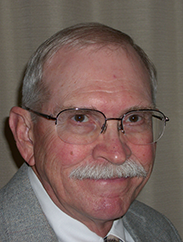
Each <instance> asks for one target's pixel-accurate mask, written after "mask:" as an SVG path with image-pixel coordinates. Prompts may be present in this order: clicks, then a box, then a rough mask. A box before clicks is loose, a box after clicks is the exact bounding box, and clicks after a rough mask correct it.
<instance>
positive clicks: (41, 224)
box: [0, 164, 182, 242]
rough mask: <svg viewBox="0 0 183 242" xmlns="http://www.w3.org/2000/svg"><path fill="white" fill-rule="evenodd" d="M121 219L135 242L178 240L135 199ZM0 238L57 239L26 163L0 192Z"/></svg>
mask: <svg viewBox="0 0 183 242" xmlns="http://www.w3.org/2000/svg"><path fill="white" fill-rule="evenodd" d="M123 221H124V226H125V228H126V229H127V230H128V231H129V233H130V234H131V236H132V237H133V238H134V240H135V242H151V241H153V242H158V241H160V242H170V241H171V242H178V241H182V240H181V238H180V237H179V235H178V233H177V231H176V229H175V228H174V226H173V225H172V224H171V222H170V221H169V220H168V219H167V218H166V217H164V216H163V215H162V214H160V213H158V212H157V211H155V210H154V209H152V208H150V207H148V206H146V205H145V204H143V203H140V202H138V201H134V202H133V204H132V205H131V207H130V208H129V210H128V212H127V213H126V214H125V216H124V217H123ZM0 241H1V242H8V241H10V242H15V241H17V242H56V241H58V240H57V237H56V235H55V233H54V231H53V229H52V228H51V227H50V225H49V223H48V222H47V219H46V217H45V215H44V213H43V212H42V209H41V207H40V205H39V202H38V200H37V198H36V196H35V194H34V192H33V190H32V188H31V185H30V182H29V178H28V172H27V165H26V164H24V165H23V166H22V167H21V168H20V169H19V170H18V172H17V173H16V174H15V176H14V177H13V178H12V179H11V180H10V182H9V183H8V184H7V185H6V186H5V187H4V188H2V189H1V191H0Z"/></svg>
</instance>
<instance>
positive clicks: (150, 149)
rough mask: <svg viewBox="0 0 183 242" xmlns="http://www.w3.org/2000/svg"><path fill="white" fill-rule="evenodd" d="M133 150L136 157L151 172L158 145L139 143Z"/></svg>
mask: <svg viewBox="0 0 183 242" xmlns="http://www.w3.org/2000/svg"><path fill="white" fill-rule="evenodd" d="M133 150H134V152H133V155H134V157H135V159H136V160H137V161H138V162H139V163H140V164H141V165H142V166H143V167H144V168H145V170H146V171H147V172H151V170H152V166H153V164H154V159H155V151H156V145H155V144H152V145H143V146H140V145H139V146H136V147H134V149H133Z"/></svg>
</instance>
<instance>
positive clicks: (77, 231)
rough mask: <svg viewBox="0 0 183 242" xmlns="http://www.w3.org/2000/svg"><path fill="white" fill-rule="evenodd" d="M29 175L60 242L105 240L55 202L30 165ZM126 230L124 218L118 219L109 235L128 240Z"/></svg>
mask: <svg viewBox="0 0 183 242" xmlns="http://www.w3.org/2000/svg"><path fill="white" fill-rule="evenodd" d="M28 176H29V180H30V183H31V186H32V189H33V191H34V193H35V195H36V197H37V199H38V201H39V203H40V205H41V208H42V210H43V212H44V214H45V216H46V217H47V220H48V222H49V224H50V226H51V227H52V229H53V230H54V232H55V234H56V236H57V237H58V240H59V241H60V242H62V241H64V242H67V241H75V242H103V238H102V237H100V236H98V235H97V234H95V233H94V232H92V231H91V230H89V229H88V227H86V226H85V225H84V224H83V223H81V222H79V221H78V220H76V219H73V218H72V217H70V216H68V215H67V214H66V213H64V212H63V211H62V210H60V209H59V208H58V207H57V206H56V205H55V204H54V203H53V201H52V200H51V198H50V197H49V195H48V194H47V192H46V190H45V189H44V187H43V186H42V184H41V182H40V181H39V179H38V177H37V176H36V174H35V173H34V171H33V170H32V169H31V168H30V167H29V169H28ZM81 231H82V233H81ZM126 232H127V231H126V230H125V228H124V226H123V221H122V219H118V220H115V221H114V223H113V226H112V228H111V230H110V231H109V233H108V235H109V234H112V235H114V236H117V237H118V238H119V239H121V240H122V241H126V240H125V234H126Z"/></svg>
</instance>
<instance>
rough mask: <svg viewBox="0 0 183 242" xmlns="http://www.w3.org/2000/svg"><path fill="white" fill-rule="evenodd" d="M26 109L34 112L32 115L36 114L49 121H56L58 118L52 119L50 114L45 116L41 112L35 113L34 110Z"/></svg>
mask: <svg viewBox="0 0 183 242" xmlns="http://www.w3.org/2000/svg"><path fill="white" fill-rule="evenodd" d="M25 109H26V110H27V111H30V112H32V113H35V114H37V115H39V116H41V117H43V118H46V119H49V120H56V118H54V117H52V116H50V115H48V114H44V113H40V112H37V111H34V110H32V109H30V108H28V107H25Z"/></svg>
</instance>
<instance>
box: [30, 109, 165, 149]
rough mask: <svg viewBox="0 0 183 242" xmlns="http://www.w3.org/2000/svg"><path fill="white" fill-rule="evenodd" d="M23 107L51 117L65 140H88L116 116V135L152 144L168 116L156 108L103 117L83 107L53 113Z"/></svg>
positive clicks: (70, 141) (101, 130) (80, 141)
mask: <svg viewBox="0 0 183 242" xmlns="http://www.w3.org/2000/svg"><path fill="white" fill-rule="evenodd" d="M26 109H27V110H28V111H30V112H33V113H34V114H36V115H39V116H41V117H43V118H46V119H49V120H54V121H55V125H56V126H57V134H58V136H59V137H60V139H62V140H63V141H64V142H66V143H70V144H82V145H83V144H89V143H92V142H93V141H95V140H96V139H97V138H98V136H99V135H100V134H102V133H105V132H106V129H107V122H108V121H112V120H116V121H117V130H118V132H119V137H121V138H123V139H126V141H129V142H131V143H133V144H136V145H145V144H152V143H155V142H157V141H158V140H159V139H160V138H161V137H162V135H163V133H164V130H165V126H166V122H167V121H169V118H168V117H166V116H165V115H164V114H163V113H162V112H160V111H158V110H156V109H140V110H132V111H129V112H127V113H125V114H124V115H122V116H121V117H119V118H106V116H105V114H103V113H102V112H101V111H98V110H94V109H85V108H70V109H64V110H62V111H61V112H59V113H58V114H57V116H56V117H53V116H50V115H47V114H43V113H40V112H37V111H33V110H32V109H30V108H27V107H26Z"/></svg>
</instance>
